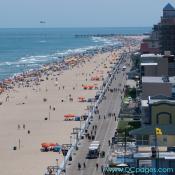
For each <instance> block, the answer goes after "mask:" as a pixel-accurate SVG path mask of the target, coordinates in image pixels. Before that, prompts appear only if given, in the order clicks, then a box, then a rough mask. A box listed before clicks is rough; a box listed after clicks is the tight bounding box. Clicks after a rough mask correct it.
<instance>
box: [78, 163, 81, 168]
mask: <svg viewBox="0 0 175 175" xmlns="http://www.w3.org/2000/svg"><path fill="white" fill-rule="evenodd" d="M80 169H81V164H80V163H79V162H78V170H80Z"/></svg>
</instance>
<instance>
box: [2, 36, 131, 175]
mask: <svg viewBox="0 0 175 175" xmlns="http://www.w3.org/2000/svg"><path fill="white" fill-rule="evenodd" d="M130 40H131V41H134V39H130ZM128 49H129V48H128V47H126V48H125V47H123V48H121V49H117V50H116V51H114V52H112V53H111V50H110V51H108V52H105V53H98V54H96V55H93V56H92V57H90V58H88V57H86V56H85V57H80V58H79V57H78V58H77V60H76V59H75V58H70V59H68V60H67V61H68V63H67V65H68V66H67V67H65V65H60V66H62V68H63V69H60V67H59V66H57V65H56V64H53V63H52V64H51V65H47V66H46V67H44V70H41V72H37V73H36V72H35V73H33V72H32V74H30V76H28V75H25V74H24V75H23V76H24V77H19V80H18V79H15V80H14V82H13V83H12V82H10V83H12V85H13V86H14V87H13V88H7V90H6V91H5V92H4V93H2V94H1V95H0V99H1V101H2V104H1V105H0V109H1V110H0V125H1V126H0V131H1V132H0V133H1V137H0V139H1V140H0V141H1V143H2V144H1V145H0V152H1V155H2V156H3V157H4V160H3V161H2V162H0V171H1V170H2V173H1V174H4V175H5V174H6V173H7V174H9V173H12V174H14V175H17V174H20V173H21V174H23V173H24V172H25V174H26V175H30V174H31V175H32V174H33V172H36V174H41V173H42V172H43V173H44V171H45V168H46V167H47V166H48V165H56V159H57V158H58V159H59V160H58V164H60V163H61V162H62V161H63V156H62V154H59V153H54V152H44V153H43V152H40V148H41V143H43V142H53V143H58V144H60V145H61V144H65V143H70V142H71V139H70V133H71V130H72V128H74V127H78V126H79V125H80V123H79V122H77V121H64V115H65V114H70V113H73V114H75V115H77V116H81V115H84V114H85V113H87V112H88V110H85V108H87V106H90V105H91V103H89V102H83V103H81V102H78V101H77V99H78V97H79V96H84V97H85V99H88V98H94V96H95V94H96V92H97V91H98V90H100V87H101V86H102V84H103V80H102V78H104V79H105V78H106V77H108V73H109V72H110V70H111V68H112V65H113V64H111V62H115V61H116V57H117V56H118V57H119V56H120V53H121V52H124V51H127V50H128ZM130 49H131V48H130ZM114 53H115V54H114ZM75 63H76V64H75ZM72 64H73V65H72ZM67 68H68V69H67ZM95 75H98V76H99V77H100V76H101V75H102V78H101V79H100V80H99V81H92V80H91V78H92V77H93V76H95ZM94 84H96V85H94ZM8 85H9V84H8ZM82 85H93V86H94V87H95V86H96V87H98V89H95V88H93V90H84V89H83V88H82ZM8 87H9V86H8ZM7 96H8V98H7ZM70 97H71V98H72V99H73V102H71V101H70ZM44 98H45V99H46V101H45V102H44V100H43V99H44ZM62 100H63V101H62ZM54 109H55V110H54ZM45 118H47V120H45ZM24 124H25V128H24V127H23V126H24ZM82 124H83V123H82ZM18 125H20V128H18ZM29 130H30V133H28V131H29ZM19 140H20V142H21V143H20V144H21V145H20V149H19V145H18V144H19ZM72 140H73V138H72ZM13 146H16V147H17V150H16V151H14V150H12V149H13ZM16 158H17V159H16ZM9 161H10V162H9ZM38 165H39V166H38ZM8 166H9V167H10V170H9V172H5V171H3V167H6V168H7V167H8ZM20 166H22V167H23V169H22V170H20V169H18V168H16V167H20ZM10 171H11V172H10Z"/></svg>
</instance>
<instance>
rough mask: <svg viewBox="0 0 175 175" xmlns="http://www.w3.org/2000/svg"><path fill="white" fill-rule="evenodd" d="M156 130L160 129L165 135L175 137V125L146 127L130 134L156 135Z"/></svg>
mask: <svg viewBox="0 0 175 175" xmlns="http://www.w3.org/2000/svg"><path fill="white" fill-rule="evenodd" d="M155 128H160V129H161V130H162V134H163V135H175V129H174V125H157V126H152V125H149V126H144V127H141V128H138V129H134V130H132V131H130V132H129V134H131V135H154V134H155Z"/></svg>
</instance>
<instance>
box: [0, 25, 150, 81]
mask: <svg viewBox="0 0 175 175" xmlns="http://www.w3.org/2000/svg"><path fill="white" fill-rule="evenodd" d="M150 31H151V28H150V27H142V28H136V27H135V28H16V29H15V28H12V29H5V28H4V29H3V28H1V29H0V80H3V79H5V78H8V77H11V76H13V75H15V74H17V73H21V72H24V71H27V70H31V69H38V68H40V66H41V65H42V64H46V63H49V62H53V61H59V60H60V59H62V58H63V56H66V55H69V54H73V53H81V52H85V51H86V50H88V49H93V48H96V47H101V46H105V45H114V44H117V43H114V42H113V41H111V40H109V39H105V38H102V37H89V38H76V37H75V35H79V34H82V35H84V34H143V33H146V32H150Z"/></svg>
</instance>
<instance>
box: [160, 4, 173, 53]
mask: <svg viewBox="0 0 175 175" xmlns="http://www.w3.org/2000/svg"><path fill="white" fill-rule="evenodd" d="M158 31H159V43H160V51H161V53H162V54H164V52H165V51H170V54H175V8H174V7H173V6H172V5H171V4H167V5H166V6H165V7H164V9H163V16H162V17H161V22H160V23H159V24H158Z"/></svg>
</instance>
